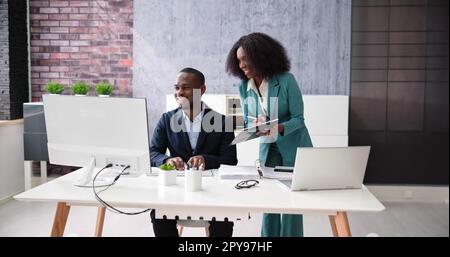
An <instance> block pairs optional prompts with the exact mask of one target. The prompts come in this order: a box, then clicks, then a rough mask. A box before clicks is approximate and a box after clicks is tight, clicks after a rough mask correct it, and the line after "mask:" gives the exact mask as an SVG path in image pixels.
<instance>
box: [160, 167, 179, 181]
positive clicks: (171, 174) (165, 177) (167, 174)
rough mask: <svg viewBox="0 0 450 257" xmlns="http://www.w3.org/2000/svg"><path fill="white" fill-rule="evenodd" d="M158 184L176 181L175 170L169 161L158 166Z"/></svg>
mask: <svg viewBox="0 0 450 257" xmlns="http://www.w3.org/2000/svg"><path fill="white" fill-rule="evenodd" d="M159 169H160V170H161V171H160V172H159V184H160V185H164V186H170V185H175V184H176V183H177V170H176V169H175V167H174V166H173V165H172V164H170V163H165V164H163V165H161V166H159Z"/></svg>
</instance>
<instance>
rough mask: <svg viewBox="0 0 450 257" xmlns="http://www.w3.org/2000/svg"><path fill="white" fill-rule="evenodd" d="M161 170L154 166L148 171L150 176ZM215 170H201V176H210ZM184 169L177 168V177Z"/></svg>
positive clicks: (180, 175)
mask: <svg viewBox="0 0 450 257" xmlns="http://www.w3.org/2000/svg"><path fill="white" fill-rule="evenodd" d="M160 171H161V170H160V169H159V168H156V167H152V171H151V172H150V173H149V175H150V176H158V174H159V172H160ZM215 171H216V170H202V177H212V176H214V172H215ZM184 172H185V171H184V170H177V177H184Z"/></svg>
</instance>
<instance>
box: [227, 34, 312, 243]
mask: <svg viewBox="0 0 450 257" xmlns="http://www.w3.org/2000/svg"><path fill="white" fill-rule="evenodd" d="M289 69H290V62H289V59H288V57H287V55H286V50H285V49H284V47H283V46H282V45H281V44H280V43H279V42H278V41H277V40H275V39H273V38H271V37H270V36H268V35H266V34H263V33H251V34H249V35H246V36H243V37H241V38H240V39H239V40H238V41H237V42H236V43H235V44H234V45H233V47H232V48H231V50H230V52H229V54H228V57H227V63H226V71H227V72H228V73H229V74H231V75H233V76H236V77H239V78H240V79H242V82H241V83H240V85H239V94H240V98H241V103H242V107H243V111H244V126H245V127H251V126H253V125H257V124H260V123H262V122H264V121H268V120H270V119H274V118H278V125H277V127H275V129H273V130H271V131H266V132H263V135H264V136H263V137H261V139H260V147H259V159H260V161H261V163H262V164H265V166H267V167H275V166H294V162H295V155H296V153H297V148H298V147H312V143H311V138H310V137H309V133H308V130H307V128H306V126H305V122H304V119H303V100H302V94H301V92H300V89H299V87H298V85H297V82H296V80H295V78H294V76H293V75H292V74H291V73H289ZM255 123H256V124H255ZM261 236H270V237H278V236H284V237H294V236H303V216H302V215H292V214H283V215H280V214H273V213H264V214H263V222H262V229H261Z"/></svg>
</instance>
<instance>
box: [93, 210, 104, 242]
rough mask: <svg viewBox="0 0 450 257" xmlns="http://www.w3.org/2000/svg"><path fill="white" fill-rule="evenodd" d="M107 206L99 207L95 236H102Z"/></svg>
mask: <svg viewBox="0 0 450 257" xmlns="http://www.w3.org/2000/svg"><path fill="white" fill-rule="evenodd" d="M105 210H106V208H105V207H98V212H97V223H96V224H95V236H96V237H101V236H102V233H103V223H104V221H105Z"/></svg>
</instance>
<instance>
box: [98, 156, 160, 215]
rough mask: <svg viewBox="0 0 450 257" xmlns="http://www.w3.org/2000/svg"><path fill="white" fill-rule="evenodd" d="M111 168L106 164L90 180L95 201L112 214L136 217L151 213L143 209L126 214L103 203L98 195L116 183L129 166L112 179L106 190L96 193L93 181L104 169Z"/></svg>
mask: <svg viewBox="0 0 450 257" xmlns="http://www.w3.org/2000/svg"><path fill="white" fill-rule="evenodd" d="M111 166H112V164H108V165H106V166H105V167H103V168H102V169H100V170H99V171H98V172H97V174H95V176H94V179H93V180H92V190H93V191H94V195H95V198H96V199H97V201H99V202H100V203H101V204H102V205H103V206H104V207H105V208H106V209H108V210H109V211H111V212H114V213H118V214H125V215H138V214H141V213H145V212H148V211H151V210H152V209H145V210H143V211H139V212H126V211H122V210H120V209H118V208H116V207H113V206H112V205H110V204H109V203H107V202H106V201H104V200H103V199H102V198H101V197H100V196H99V194H100V193H101V192H103V191H105V190H107V189H108V188H110V187H111V186H112V185H114V184H115V183H116V181H117V180H118V179H119V178H120V176H122V175H123V173H124V172H125V170H127V169H128V168H130V165H127V166H126V167H125V168H124V169H123V170H122V171H121V172H120V173H119V175H117V176H116V177H115V178H114V180H113V182H112V183H111V184H109V185H106V188H104V189H102V190H100V191H98V192H97V191H96V190H95V180H96V179H97V176H98V175H100V173H101V172H102V171H103V170H104V169H106V168H109V167H111Z"/></svg>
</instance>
